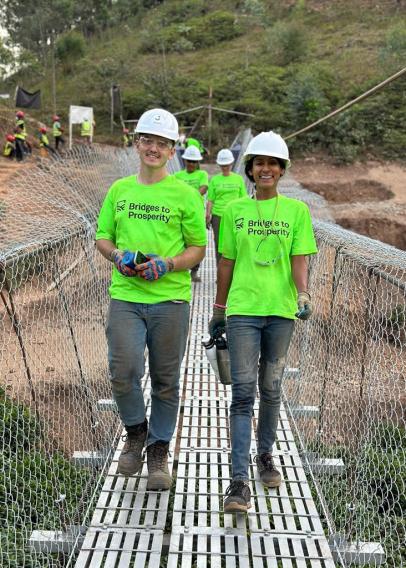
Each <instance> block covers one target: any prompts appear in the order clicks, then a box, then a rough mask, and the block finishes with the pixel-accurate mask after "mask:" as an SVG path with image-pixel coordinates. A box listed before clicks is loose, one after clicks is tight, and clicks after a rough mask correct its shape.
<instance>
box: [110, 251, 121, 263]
mask: <svg viewBox="0 0 406 568" xmlns="http://www.w3.org/2000/svg"><path fill="white" fill-rule="evenodd" d="M118 252H120V249H113V250H112V251H111V253H110V255H109V256H110V260H111V262H114V257H115V256H116V254H117V253H118Z"/></svg>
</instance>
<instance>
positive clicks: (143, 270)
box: [137, 254, 169, 281]
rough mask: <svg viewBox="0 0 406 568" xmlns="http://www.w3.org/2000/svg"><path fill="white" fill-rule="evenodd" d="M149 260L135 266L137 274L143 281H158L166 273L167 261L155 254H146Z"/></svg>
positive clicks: (167, 268)
mask: <svg viewBox="0 0 406 568" xmlns="http://www.w3.org/2000/svg"><path fill="white" fill-rule="evenodd" d="M145 256H146V257H147V258H148V259H149V260H148V262H143V263H142V264H138V265H137V272H138V275H139V276H141V278H144V279H145V280H150V281H152V280H159V278H162V276H165V274H166V273H167V272H168V270H169V267H168V263H167V261H166V260H165V259H164V258H162V256H159V255H157V254H146V255H145Z"/></svg>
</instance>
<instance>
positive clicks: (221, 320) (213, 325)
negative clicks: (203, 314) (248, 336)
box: [209, 306, 226, 337]
mask: <svg viewBox="0 0 406 568" xmlns="http://www.w3.org/2000/svg"><path fill="white" fill-rule="evenodd" d="M225 329H226V309H225V308H219V307H218V306H213V315H212V317H211V320H210V321H209V333H210V337H215V336H216V335H220V334H221V333H224V331H225Z"/></svg>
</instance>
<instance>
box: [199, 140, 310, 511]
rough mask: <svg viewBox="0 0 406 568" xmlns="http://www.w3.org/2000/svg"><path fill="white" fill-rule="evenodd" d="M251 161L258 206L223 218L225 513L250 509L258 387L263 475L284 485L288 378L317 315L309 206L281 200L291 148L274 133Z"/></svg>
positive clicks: (213, 329)
mask: <svg viewBox="0 0 406 568" xmlns="http://www.w3.org/2000/svg"><path fill="white" fill-rule="evenodd" d="M244 160H245V172H246V175H247V176H248V178H249V179H250V180H251V181H252V182H254V184H255V198H254V199H249V198H244V199H238V200H237V201H234V202H233V203H230V205H229V206H228V207H227V208H226V210H225V211H224V214H223V220H222V243H221V248H220V250H221V253H222V257H221V259H220V262H219V267H218V274H217V295H216V301H215V304H214V307H213V317H212V319H211V320H210V323H209V332H210V335H211V336H212V337H213V336H215V335H217V334H218V333H219V332H220V331H221V330H223V329H224V328H225V326H226V329H227V339H228V343H229V350H230V363H231V377H232V402H231V407H230V426H231V446H232V451H231V462H232V482H231V485H230V486H229V487H228V489H227V491H226V498H225V501H224V512H236V511H243V512H244V511H247V509H248V508H249V507H250V506H251V504H250V498H251V493H250V488H249V484H248V479H249V474H248V466H249V453H250V443H251V421H252V412H253V406H254V402H255V397H256V390H257V387H258V390H259V393H260V395H259V416H258V423H257V456H256V457H255V462H256V464H257V468H258V475H259V478H260V480H261V481H262V483H263V484H264V485H265V486H266V487H278V486H279V485H280V483H281V475H280V473H279V471H278V470H277V469H276V467H275V464H274V459H273V456H272V447H273V444H274V442H275V438H276V428H277V423H278V416H279V409H280V400H281V383H282V376H283V371H284V367H285V359H286V353H287V350H288V347H289V343H290V339H291V335H292V331H293V327H294V321H295V319H296V318H300V319H307V318H308V317H309V316H310V314H311V311H312V307H311V301H310V295H309V293H308V267H307V259H306V257H307V255H309V254H315V253H316V252H317V247H316V242H315V239H314V234H313V229H312V222H311V218H310V213H309V209H308V207H307V205H306V204H305V203H303V202H301V201H298V200H296V199H291V198H289V197H285V196H284V195H280V194H279V193H278V182H279V180H280V179H281V177H282V176H283V175H284V174H285V171H286V169H287V168H288V167H289V165H290V161H289V151H288V147H287V145H286V143H285V141H284V140H283V139H282V138H281V137H280V136H279V135H278V134H275V133H274V132H262V133H261V134H259V135H258V136H256V137H255V138H253V139H252V140H251V142H250V143H249V145H248V147H247V149H246V151H245V153H244ZM226 314H227V325H226ZM258 361H259V368H258Z"/></svg>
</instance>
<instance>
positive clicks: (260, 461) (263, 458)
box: [254, 453, 282, 487]
mask: <svg viewBox="0 0 406 568" xmlns="http://www.w3.org/2000/svg"><path fill="white" fill-rule="evenodd" d="M254 461H255V462H256V464H257V468H258V473H259V477H260V479H261V481H262V483H263V484H264V485H265V486H266V487H279V486H280V484H281V481H282V478H281V474H280V473H279V471H278V470H277V469H276V467H275V464H274V463H273V457H272V454H270V453H266V454H261V455H260V456H255V458H254Z"/></svg>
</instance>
